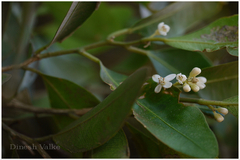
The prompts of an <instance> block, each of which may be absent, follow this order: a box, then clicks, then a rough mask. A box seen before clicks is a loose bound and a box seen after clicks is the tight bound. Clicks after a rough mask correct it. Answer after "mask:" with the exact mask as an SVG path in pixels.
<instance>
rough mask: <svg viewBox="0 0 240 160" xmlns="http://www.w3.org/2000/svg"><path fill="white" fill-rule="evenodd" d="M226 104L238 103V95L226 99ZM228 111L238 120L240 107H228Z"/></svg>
mask: <svg viewBox="0 0 240 160" xmlns="http://www.w3.org/2000/svg"><path fill="white" fill-rule="evenodd" d="M224 101H225V102H232V103H238V95H237V96H233V97H231V98H228V99H225V100H224ZM227 109H228V110H229V112H231V113H232V114H233V115H234V116H235V117H237V118H238V106H228V107H227Z"/></svg>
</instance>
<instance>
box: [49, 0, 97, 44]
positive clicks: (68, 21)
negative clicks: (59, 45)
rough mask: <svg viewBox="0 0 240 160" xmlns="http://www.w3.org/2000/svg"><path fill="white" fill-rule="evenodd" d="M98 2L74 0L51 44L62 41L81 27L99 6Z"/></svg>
mask: <svg viewBox="0 0 240 160" xmlns="http://www.w3.org/2000/svg"><path fill="white" fill-rule="evenodd" d="M97 6H98V3H96V2H73V3H72V5H71V7H70V9H69V11H68V13H67V15H66V16H65V18H64V20H63V22H62V24H61V25H60V27H59V28H58V30H57V33H56V34H55V36H54V38H53V40H52V42H51V44H53V43H55V42H62V41H63V40H64V39H65V38H67V37H68V36H69V35H71V34H72V33H73V32H74V31H75V30H76V29H77V28H78V27H80V26H81V25H82V24H83V23H84V22H85V21H86V20H87V18H88V17H89V16H90V15H91V14H92V13H93V11H94V10H95V9H96V8H97Z"/></svg>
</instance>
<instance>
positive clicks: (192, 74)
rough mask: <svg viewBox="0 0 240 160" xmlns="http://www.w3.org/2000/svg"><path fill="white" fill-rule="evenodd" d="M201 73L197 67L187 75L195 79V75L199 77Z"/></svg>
mask: <svg viewBox="0 0 240 160" xmlns="http://www.w3.org/2000/svg"><path fill="white" fill-rule="evenodd" d="M200 73H201V69H200V68H198V67H194V68H193V69H192V71H191V72H190V74H189V77H196V76H197V75H199V74H200Z"/></svg>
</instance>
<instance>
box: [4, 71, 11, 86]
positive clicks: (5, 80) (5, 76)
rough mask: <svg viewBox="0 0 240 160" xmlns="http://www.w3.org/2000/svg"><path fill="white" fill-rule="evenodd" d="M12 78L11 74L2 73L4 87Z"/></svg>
mask: <svg viewBox="0 0 240 160" xmlns="http://www.w3.org/2000/svg"><path fill="white" fill-rule="evenodd" d="M11 77H12V75H11V74H7V73H2V85H3V84H4V83H6V82H7V81H8V80H9V79H10V78H11Z"/></svg>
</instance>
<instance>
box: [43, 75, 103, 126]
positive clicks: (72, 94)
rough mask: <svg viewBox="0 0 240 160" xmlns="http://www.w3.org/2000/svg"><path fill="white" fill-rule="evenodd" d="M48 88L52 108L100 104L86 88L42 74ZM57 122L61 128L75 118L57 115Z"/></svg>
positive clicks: (87, 106) (76, 107) (89, 106)
mask: <svg viewBox="0 0 240 160" xmlns="http://www.w3.org/2000/svg"><path fill="white" fill-rule="evenodd" d="M41 76H42V78H43V81H44V83H45V86H46V88H47V90H48V96H49V101H50V104H51V107H52V108H59V109H82V108H91V107H95V106H96V105H98V104H99V100H98V99H97V98H95V96H93V95H92V94H91V93H89V92H88V91H87V90H85V89H84V88H82V87H80V86H78V85H77V84H75V83H72V82H70V81H68V80H65V79H61V78H56V77H51V76H47V75H44V74H41ZM54 117H55V122H56V124H57V126H58V127H59V129H62V128H64V127H65V126H66V125H68V124H70V123H71V122H72V121H73V119H72V118H70V117H68V116H66V115H61V116H59V115H56V116H54Z"/></svg>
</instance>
